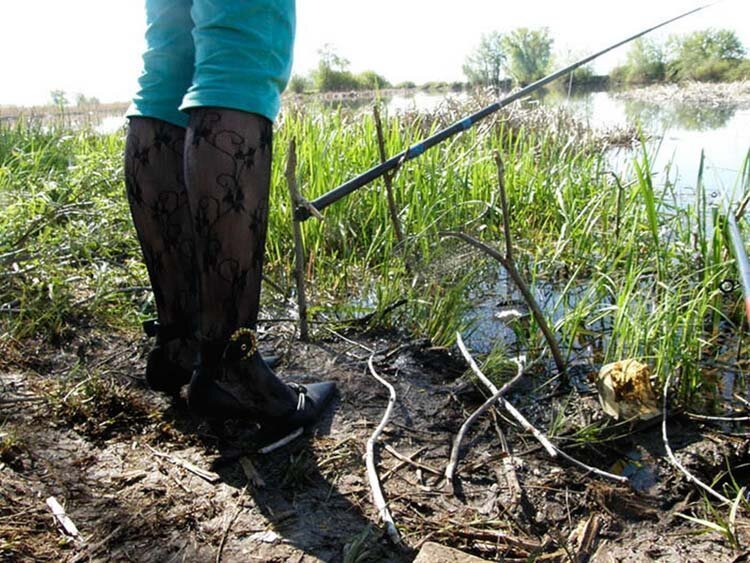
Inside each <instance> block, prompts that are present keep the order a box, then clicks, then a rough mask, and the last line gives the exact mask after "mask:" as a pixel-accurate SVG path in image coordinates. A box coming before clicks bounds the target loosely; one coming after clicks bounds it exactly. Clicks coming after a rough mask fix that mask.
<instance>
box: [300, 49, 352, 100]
mask: <svg viewBox="0 0 750 563" xmlns="http://www.w3.org/2000/svg"><path fill="white" fill-rule="evenodd" d="M318 54H319V55H320V61H319V62H318V68H317V69H315V70H314V71H313V73H312V78H313V83H314V85H315V88H316V89H317V90H318V91H319V92H335V91H341V90H356V89H358V88H359V83H358V82H357V79H356V78H355V77H354V75H352V73H351V72H349V71H348V70H347V68H348V66H349V61H348V60H346V59H345V58H343V57H341V56H340V55H339V54H338V53H336V51H335V49H334V48H333V47H332V46H331V45H330V44H328V43H326V44H325V45H324V46H323V48H322V49H320V50H319V51H318Z"/></svg>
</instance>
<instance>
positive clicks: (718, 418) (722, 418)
mask: <svg viewBox="0 0 750 563" xmlns="http://www.w3.org/2000/svg"><path fill="white" fill-rule="evenodd" d="M685 416H687V417H688V418H692V419H695V420H706V421H708V422H711V421H716V422H746V421H748V420H750V416H706V415H704V414H695V413H692V412H686V413H685Z"/></svg>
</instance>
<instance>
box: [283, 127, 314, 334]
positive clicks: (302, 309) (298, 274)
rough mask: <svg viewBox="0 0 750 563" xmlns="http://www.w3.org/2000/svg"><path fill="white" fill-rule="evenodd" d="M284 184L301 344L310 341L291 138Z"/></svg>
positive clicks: (298, 195) (293, 144)
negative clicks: (289, 212)
mask: <svg viewBox="0 0 750 563" xmlns="http://www.w3.org/2000/svg"><path fill="white" fill-rule="evenodd" d="M286 183H287V186H289V197H290V199H291V200H292V232H293V234H294V277H295V279H296V280H297V307H298V309H299V337H300V340H302V341H303V342H307V341H308V340H309V339H310V331H309V327H308V325H307V295H306V293H305V272H304V261H305V249H304V247H303V243H302V227H300V224H299V221H297V220H296V219H295V218H294V210H295V209H296V208H297V206H298V205H299V204H300V201H301V200H302V197H301V196H300V194H299V190H298V189H297V147H296V141H295V140H294V138H292V140H291V141H289V156H288V158H287V161H286Z"/></svg>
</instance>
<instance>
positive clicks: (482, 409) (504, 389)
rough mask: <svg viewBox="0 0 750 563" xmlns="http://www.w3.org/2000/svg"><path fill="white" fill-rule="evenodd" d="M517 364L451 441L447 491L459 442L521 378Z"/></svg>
mask: <svg viewBox="0 0 750 563" xmlns="http://www.w3.org/2000/svg"><path fill="white" fill-rule="evenodd" d="M517 364H518V372H517V373H516V375H515V377H513V379H511V380H510V381H508V382H507V383H506V384H505V385H503V386H502V388H500V389H498V390H497V391H495V393H493V394H492V396H491V397H490V398H489V399H487V400H486V401H485V402H484V403H483V404H482V406H481V407H479V408H478V409H477V410H475V411H474V412H473V413H472V414H471V416H470V417H469V418H467V419H466V421H465V422H464V423H463V424H462V425H461V428H460V429H459V431H458V434H456V439H455V440H454V441H453V449H452V450H451V456H450V459H449V460H448V465H447V466H446V467H445V483H446V485H447V487H448V489H449V491H450V492H451V493H452V492H453V475H454V473H455V470H456V465H457V464H458V453H459V450H460V449H461V442H463V439H464V436H465V435H466V431H467V430H468V429H469V427H470V426H471V425H472V424H474V421H475V420H476V419H477V418H479V417H480V416H482V414H484V413H485V412H487V411H488V410H489V409H490V407H492V405H494V404H495V401H497V400H498V399H499V398H500V397H502V396H503V395H504V394H505V393H507V392H508V389H510V387H511V386H512V385H513V384H514V383H516V381H518V380H519V379H520V378H521V376H522V375H523V364H522V363H521V362H517ZM552 453H553V454H554V450H552Z"/></svg>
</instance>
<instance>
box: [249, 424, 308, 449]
mask: <svg viewBox="0 0 750 563" xmlns="http://www.w3.org/2000/svg"><path fill="white" fill-rule="evenodd" d="M304 431H305V429H304V428H302V427H300V428H297V430H295V431H294V432H292V433H291V434H287V435H286V436H284V437H283V438H282V439H281V440H277V441H275V442H274V443H273V444H269V445H267V446H265V447H263V448H261V449H259V450H258V453H261V454H268V453H271V452H272V451H274V450H278V449H279V448H282V447H284V446H286V445H287V444H288V443H289V442H291V441H293V440H296V439H297V438H299V437H300V436H302V433H303V432H304Z"/></svg>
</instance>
